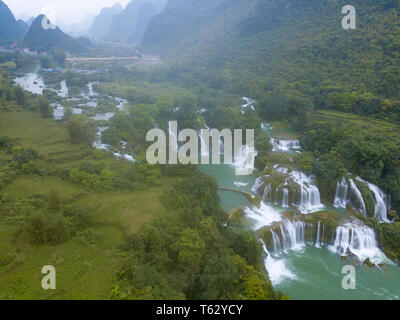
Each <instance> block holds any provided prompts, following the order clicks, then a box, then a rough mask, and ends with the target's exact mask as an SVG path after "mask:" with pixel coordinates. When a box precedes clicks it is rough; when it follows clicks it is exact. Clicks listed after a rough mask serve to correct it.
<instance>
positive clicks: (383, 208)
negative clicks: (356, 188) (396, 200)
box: [357, 177, 389, 222]
mask: <svg viewBox="0 0 400 320" xmlns="http://www.w3.org/2000/svg"><path fill="white" fill-rule="evenodd" d="M357 180H358V181H360V182H362V183H365V184H366V185H367V186H368V189H369V190H370V191H371V192H372V193H373V194H374V198H375V214H374V217H375V218H376V219H378V220H379V221H384V222H389V220H388V218H387V211H388V208H387V205H386V201H387V199H388V197H387V196H386V195H385V193H384V192H383V191H382V190H381V189H380V188H379V187H378V186H376V185H374V184H372V183H369V182H367V181H364V180H363V179H361V178H360V177H357Z"/></svg>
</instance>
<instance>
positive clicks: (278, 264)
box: [262, 243, 297, 286]
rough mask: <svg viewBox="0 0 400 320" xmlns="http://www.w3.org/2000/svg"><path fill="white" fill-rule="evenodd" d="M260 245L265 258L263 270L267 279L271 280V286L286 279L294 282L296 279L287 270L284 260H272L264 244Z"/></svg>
mask: <svg viewBox="0 0 400 320" xmlns="http://www.w3.org/2000/svg"><path fill="white" fill-rule="evenodd" d="M262 244H263V248H264V252H265V254H266V256H267V257H266V259H265V268H266V270H267V272H268V276H269V279H270V280H271V282H272V284H273V285H274V286H276V285H278V284H279V283H281V282H282V281H284V280H286V279H291V280H295V279H296V278H297V277H296V275H295V274H294V273H293V272H291V271H290V270H289V269H288V268H287V266H286V263H285V260H284V259H276V258H274V257H273V256H272V255H271V254H270V253H269V252H268V250H267V247H266V246H265V244H264V243H262Z"/></svg>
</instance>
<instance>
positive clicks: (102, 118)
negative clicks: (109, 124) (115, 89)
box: [91, 112, 115, 121]
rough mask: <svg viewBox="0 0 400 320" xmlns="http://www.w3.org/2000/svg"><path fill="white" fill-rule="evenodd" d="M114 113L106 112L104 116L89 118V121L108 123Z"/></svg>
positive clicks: (97, 115) (98, 115)
mask: <svg viewBox="0 0 400 320" xmlns="http://www.w3.org/2000/svg"><path fill="white" fill-rule="evenodd" d="M114 115H115V113H114V112H107V113H104V114H100V113H98V114H96V115H95V116H93V117H91V119H93V120H94V121H108V120H110V119H111V118H112V117H114Z"/></svg>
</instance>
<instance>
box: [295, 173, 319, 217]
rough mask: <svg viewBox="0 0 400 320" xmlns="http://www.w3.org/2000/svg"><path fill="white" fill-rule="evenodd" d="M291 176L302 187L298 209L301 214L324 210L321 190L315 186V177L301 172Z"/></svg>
mask: <svg viewBox="0 0 400 320" xmlns="http://www.w3.org/2000/svg"><path fill="white" fill-rule="evenodd" d="M290 176H291V178H292V179H293V180H294V181H295V182H296V183H297V184H298V185H299V186H300V190H301V198H300V204H298V209H299V210H300V212H301V213H303V214H307V213H312V212H316V211H319V210H321V209H323V208H324V205H323V204H322V203H321V195H320V193H319V190H318V188H317V186H316V185H315V184H314V177H312V176H307V175H305V174H304V173H303V172H299V171H292V173H291V174H290Z"/></svg>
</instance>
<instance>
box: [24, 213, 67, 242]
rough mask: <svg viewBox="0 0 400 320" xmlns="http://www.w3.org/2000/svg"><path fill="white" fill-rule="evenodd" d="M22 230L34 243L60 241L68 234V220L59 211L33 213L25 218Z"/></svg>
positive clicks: (63, 240)
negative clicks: (54, 212) (53, 212)
mask: <svg viewBox="0 0 400 320" xmlns="http://www.w3.org/2000/svg"><path fill="white" fill-rule="evenodd" d="M24 230H25V232H26V234H27V235H28V237H29V240H30V241H31V242H32V243H35V244H44V243H62V242H65V241H67V240H68V239H69V236H70V228H69V225H68V221H67V219H65V218H64V217H63V216H62V215H61V214H60V213H56V214H52V213H45V212H37V213H34V214H32V215H31V216H29V217H28V218H27V219H26V221H25V225H24Z"/></svg>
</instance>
